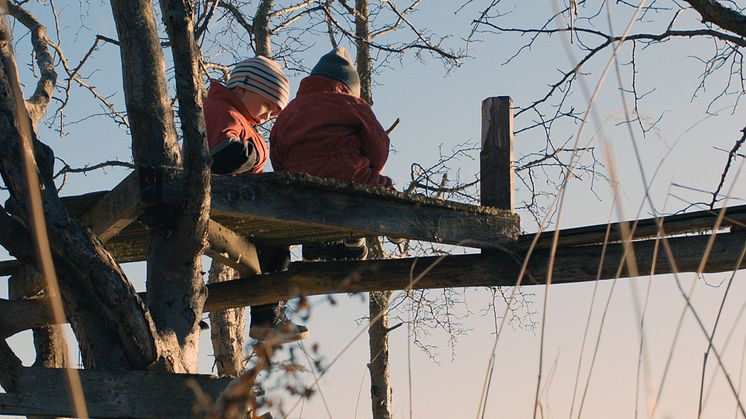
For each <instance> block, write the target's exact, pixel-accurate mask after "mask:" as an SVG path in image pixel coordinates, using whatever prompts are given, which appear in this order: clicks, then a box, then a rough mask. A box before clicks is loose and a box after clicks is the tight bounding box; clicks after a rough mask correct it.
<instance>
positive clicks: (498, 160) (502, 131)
mask: <svg viewBox="0 0 746 419" xmlns="http://www.w3.org/2000/svg"><path fill="white" fill-rule="evenodd" d="M512 108H513V101H512V100H511V99H510V96H499V97H489V98H487V99H485V100H483V101H482V150H481V152H480V153H479V163H480V171H481V174H480V182H481V188H480V190H481V196H480V199H481V201H482V205H484V206H490V207H495V208H502V209H507V210H510V211H511V212H515V196H514V192H513V187H514V168H513V162H514V160H515V157H514V156H513V109H512Z"/></svg>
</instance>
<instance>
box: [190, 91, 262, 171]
mask: <svg viewBox="0 0 746 419" xmlns="http://www.w3.org/2000/svg"><path fill="white" fill-rule="evenodd" d="M204 106H205V108H204V112H205V124H206V125H207V146H208V147H209V149H210V153H211V155H212V157H213V168H214V167H216V165H218V164H219V163H221V162H224V161H225V160H226V159H230V160H231V162H238V163H236V164H234V165H233V166H236V169H235V171H234V172H233V173H232V174H241V173H262V172H264V165H265V164H266V163H267V144H266V143H265V142H264V138H262V136H261V135H260V134H259V133H258V132H257V131H256V129H255V128H254V126H255V125H256V121H254V119H252V118H251V115H249V112H248V111H247V110H246V107H245V106H244V105H243V103H242V102H241V99H239V98H238V96H236V95H235V94H233V92H232V91H231V90H230V89H229V88H227V87H225V86H224V85H222V84H221V83H220V82H218V81H214V80H213V81H212V82H211V83H210V90H209V92H208V93H207V98H206V99H205V105H204ZM232 138H233V139H234V140H233V141H234V142H235V139H238V140H239V141H241V142H248V143H249V144H250V145H251V146H253V148H254V150H255V152H256V164H254V165H253V166H252V165H251V163H249V164H243V165H242V163H241V161H242V160H241V159H242V158H243V161H245V160H246V156H241V155H228V156H226V154H227V153H232V154H243V150H241V151H240V152H239V153H235V147H226V146H228V145H229V143H231V139H232ZM233 145H235V144H233ZM248 150H249V151H250V150H251V147H248ZM221 151H222V153H221ZM252 163H253V162H252ZM238 166H240V167H238ZM229 170H233V169H229Z"/></svg>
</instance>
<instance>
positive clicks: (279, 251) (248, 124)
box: [204, 57, 308, 343]
mask: <svg viewBox="0 0 746 419" xmlns="http://www.w3.org/2000/svg"><path fill="white" fill-rule="evenodd" d="M289 94H290V89H289V84H288V79H287V77H285V74H284V73H283V72H282V68H280V66H279V65H278V64H277V63H276V62H274V61H272V60H270V59H268V58H265V57H254V58H249V59H246V60H243V61H241V62H238V63H236V64H235V65H234V66H233V68H232V70H231V74H230V78H229V80H228V83H226V84H225V85H224V84H222V83H220V82H218V81H212V83H211V84H210V90H209V92H208V93H207V98H206V99H205V105H204V106H205V108H204V113H205V124H206V125H207V143H208V147H209V149H210V155H211V156H212V172H213V173H217V174H223V175H241V174H245V173H262V172H264V165H265V164H266V162H267V156H268V153H267V144H266V143H265V142H264V138H262V136H261V135H260V134H259V133H258V132H257V131H256V128H255V126H256V125H259V124H263V123H264V122H266V121H268V120H269V119H270V118H272V117H274V116H276V115H277V114H279V113H280V111H282V109H283V108H285V105H287V102H288V96H289ZM257 250H258V253H259V263H260V265H261V268H262V272H265V273H267V272H277V271H282V270H285V269H286V268H287V264H288V262H289V261H290V253H289V251H288V249H287V247H282V248H281V247H271V246H257ZM249 336H250V337H252V338H254V339H257V340H271V341H272V342H273V343H285V342H290V341H295V340H301V339H305V338H306V337H307V336H308V329H307V328H306V327H305V326H301V325H297V324H295V323H293V322H291V321H290V320H289V319H288V318H287V317H286V316H285V312H284V309H283V307H282V305H281V304H277V303H276V304H265V305H259V306H253V307H251V326H250V328H249Z"/></svg>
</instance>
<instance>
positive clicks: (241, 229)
mask: <svg viewBox="0 0 746 419" xmlns="http://www.w3.org/2000/svg"><path fill="white" fill-rule="evenodd" d="M151 177H155V179H150V180H148V182H147V184H149V185H151V186H150V187H149V191H151V192H150V193H148V194H145V192H143V194H145V195H143V200H155V201H156V202H162V201H168V202H178V201H175V200H176V199H178V196H179V191H180V189H179V188H180V187H181V186H180V183H179V180H178V175H177V174H175V173H174V174H170V173H165V174H161V175H160V177H158V176H157V175H154V176H151ZM212 182H213V188H212V202H213V204H212V208H213V210H212V212H211V218H212V219H213V220H215V221H217V222H219V223H220V224H222V225H223V226H224V227H226V228H228V229H230V230H233V231H234V232H235V233H237V234H241V235H246V236H248V240H250V241H251V242H262V243H271V244H278V245H287V244H297V243H302V242H308V241H327V240H334V239H340V238H346V237H361V236H365V235H390V236H395V237H403V238H416V239H422V240H428V241H430V240H432V241H436V242H442V243H452V244H456V243H463V244H464V245H467V246H468V245H471V246H475V247H479V246H492V247H501V246H502V245H504V244H505V243H507V242H510V241H512V239H514V238H516V237H517V235H518V233H519V229H518V217H517V216H515V215H511V214H509V213H507V212H505V211H501V210H498V209H494V208H484V207H479V206H474V205H466V204H460V203H455V202H450V201H444V200H437V199H432V198H426V197H422V196H417V195H408V194H404V193H401V192H396V191H389V190H384V189H380V188H373V187H368V186H364V185H353V184H351V183H350V182H343V181H335V180H330V179H321V178H316V177H313V176H307V175H294V174H289V173H266V174H261V175H249V176H232V177H227V176H218V175H216V176H213V178H212ZM151 195H154V196H151ZM102 196H104V193H100V192H99V193H91V194H86V195H82V196H78V197H66V198H63V202H64V204H65V206H66V207H67V208H68V209H69V210H70V211H71V213H72V214H73V215H77V216H80V215H81V214H83V213H85V212H86V211H88V210H89V209H90V208H91V207H92V206H93V205H95V203H96V202H97V201H98V200H100V199H101V197H102ZM327 207H328V208H327ZM379 217H380V219H381V223H378V220H377V218H379ZM110 218H115V217H110ZM390 233H391V234H390ZM146 238H147V230H146V229H145V227H144V226H143V225H141V224H140V223H138V222H134V223H132V224H130V225H129V226H128V227H126V228H125V229H124V230H122V231H120V232H119V233H118V234H117V235H116V236H115V237H114V238H112V239H110V240H109V241H108V242H107V243H106V247H107V249H108V250H109V251H110V252H111V253H112V254H113V255H114V257H115V258H116V259H117V261H119V262H120V263H124V262H134V261H139V260H144V259H145V257H146V255H147V240H146Z"/></svg>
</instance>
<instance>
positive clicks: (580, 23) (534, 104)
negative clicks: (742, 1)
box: [462, 0, 746, 219]
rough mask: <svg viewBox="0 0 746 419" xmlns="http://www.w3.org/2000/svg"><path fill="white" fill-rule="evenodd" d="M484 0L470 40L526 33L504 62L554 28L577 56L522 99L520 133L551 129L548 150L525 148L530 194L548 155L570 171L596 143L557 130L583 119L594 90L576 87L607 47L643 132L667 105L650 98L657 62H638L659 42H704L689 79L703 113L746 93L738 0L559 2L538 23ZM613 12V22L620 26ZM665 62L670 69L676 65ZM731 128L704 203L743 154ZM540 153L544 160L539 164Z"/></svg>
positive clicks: (629, 114)
mask: <svg viewBox="0 0 746 419" xmlns="http://www.w3.org/2000/svg"><path fill="white" fill-rule="evenodd" d="M472 3H473V2H465V4H464V5H463V6H462V8H463V7H466V6H467V5H470V6H473V4H472ZM479 3H483V4H480V5H479V7H480V8H481V11H480V13H478V15H477V16H476V17H475V18H474V20H473V31H472V33H471V36H470V40H478V39H481V38H483V37H493V36H501V37H504V38H503V39H520V40H519V41H518V44H517V48H516V49H515V52H514V53H513V54H512V55H510V56H507V57H505V59H504V65H508V66H509V65H511V64H513V62H514V61H515V60H517V59H518V58H519V57H522V56H524V55H526V54H530V53H531V50H532V48H534V47H538V46H539V44H540V43H541V42H542V41H545V40H547V39H549V38H550V37H552V36H564V37H565V39H567V40H569V42H567V43H565V45H567V54H566V55H568V56H570V57H571V59H572V60H573V63H572V64H571V65H570V66H569V67H565V68H559V69H558V73H556V74H557V76H556V77H554V78H553V79H550V80H548V83H547V84H548V88H547V89H546V90H545V91H544V92H543V93H541V94H540V95H539V96H538V97H534V98H529V99H522V100H521V101H520V102H522V104H521V105H519V106H518V107H517V109H516V112H515V115H516V121H522V123H521V125H522V126H521V127H520V128H517V129H516V134H528V133H530V132H534V133H535V132H536V131H541V134H539V135H543V136H544V137H545V138H546V146H545V147H544V148H543V149H542V150H536V151H535V152H534V153H531V154H529V155H526V156H524V158H523V160H521V161H519V162H518V163H517V165H518V169H519V173H518V176H519V179H520V180H521V182H522V184H523V186H525V187H526V188H528V189H530V190H532V191H536V193H533V194H532V195H531V196H532V198H538V197H540V196H541V194H543V193H545V192H544V191H541V190H540V189H541V188H540V187H538V188H537V185H536V183H535V179H536V176H535V174H536V172H537V170H541V168H547V167H548V164H550V165H552V166H554V167H555V168H560V170H561V171H564V170H566V168H567V164H566V162H567V161H568V156H569V155H570V154H571V153H575V152H586V153H588V152H593V149H592V148H588V149H583V148H580V149H577V150H575V149H573V148H572V147H569V146H568V145H569V144H571V143H569V142H568V141H567V140H563V141H561V142H560V141H557V140H556V139H553V138H557V137H558V135H557V134H556V133H558V132H562V129H563V127H564V126H567V125H566V124H565V125H563V123H571V124H576V123H579V122H580V121H581V120H583V119H584V113H585V112H586V110H587V106H586V107H583V106H584V105H583V104H582V102H578V100H577V99H576V97H577V96H581V97H585V95H588V94H589V93H586V94H585V95H578V94H576V93H581V92H580V91H579V89H580V87H579V85H580V84H579V80H580V79H581V78H586V77H588V76H589V75H590V74H591V72H593V71H598V72H599V74H600V70H597V69H598V68H600V67H602V66H600V65H599V64H600V63H602V62H604V61H605V60H606V59H607V57H608V56H603V55H604V54H603V53H604V52H607V53H609V52H611V53H614V54H615V56H616V61H617V62H618V63H619V64H617V65H616V67H615V70H616V71H618V72H619V75H617V76H616V78H617V79H618V83H619V90H620V92H621V97H622V100H623V101H624V108H625V109H627V111H625V115H624V116H623V118H622V119H623V120H622V123H623V124H626V125H628V126H629V127H630V129H633V130H635V131H636V132H637V133H639V134H641V135H642V136H646V135H647V134H650V133H651V132H654V131H655V130H656V128H657V126H658V125H659V124H660V122H661V120H662V119H663V118H664V117H665V116H664V112H663V111H660V110H657V109H652V108H651V106H650V105H647V104H648V103H649V102H650V98H651V97H652V96H653V95H655V94H656V93H657V92H656V89H655V87H651V88H646V87H643V86H645V85H650V83H645V81H646V78H653V77H655V76H654V75H653V74H654V71H652V70H650V69H648V70H646V71H641V70H640V68H641V67H642V66H643V65H644V64H645V63H646V62H649V61H650V60H651V59H653V58H651V57H653V56H654V55H655V53H656V51H659V50H660V49H662V48H667V46H669V45H671V44H672V43H688V44H687V45H692V46H695V45H696V46H697V47H695V48H688V49H687V50H686V54H687V56H688V57H691V58H692V59H694V60H695V61H696V62H697V63H698V64H699V65H700V66H701V72H700V74H699V76H698V78H697V79H696V80H692V83H691V86H692V88H691V90H692V95H691V97H692V99H694V98H703V99H705V105H704V109H703V112H704V114H709V115H711V114H712V113H714V112H716V110H717V109H719V108H722V109H726V110H730V111H731V112H733V111H735V109H736V108H737V107H738V105H739V103H740V99H741V98H742V97H743V95H744V94H745V93H746V88H745V87H744V80H745V75H744V67H743V50H744V47H745V46H746V37H745V35H746V30H745V29H744V25H743V22H746V15H745V14H744V10H743V8H742V7H741V6H739V5H738V4H737V3H736V2H729V1H718V0H685V1H684V2H674V1H654V2H640V3H639V4H637V3H635V2H626V1H622V2H616V3H608V2H600V1H577V2H576V1H569V2H557V3H558V6H557V7H556V8H555V10H554V11H553V12H552V13H550V14H549V15H548V16H547V17H546V19H545V20H543V19H542V20H543V22H541V20H540V24H538V25H536V26H519V27H516V26H514V25H511V14H512V12H511V9H512V10H513V11H517V10H518V9H513V8H512V6H513V4H514V3H513V2H509V1H487V2H479ZM515 4H517V3H515ZM518 7H521V6H520V5H519V6H518ZM617 16H629V17H630V18H631V20H630V25H629V28H626V27H624V26H622V25H619V24H618V19H612V17H617ZM615 22H616V26H617V27H616V28H615V27H613V26H614V25H615ZM604 28H605V29H604ZM638 28H639V29H638ZM628 29H629V30H628ZM700 40H701V41H706V42H707V44H709V45H710V46H711V47H710V48H702V49H699V45H705V44H701V43H699V42H697V41H700ZM602 56H603V57H602ZM663 71H666V72H668V71H670V69H668V68H666V69H664V70H663ZM612 74H613V73H612ZM612 77H613V76H612ZM659 99H661V98H660V97H659ZM553 133H555V134H554V135H553ZM733 138H734V140H733V143H734V145H733V147H732V148H731V149H730V150H724V151H725V152H726V153H727V157H726V161H725V164H724V165H723V170H722V171H721V172H720V176H719V179H718V182H717V183H715V184H713V188H712V191H711V192H710V197H709V198H705V199H706V201H705V200H703V202H702V203H701V204H702V205H706V206H708V207H710V208H713V207H714V205H715V204H716V203H717V202H719V201H720V200H721V199H722V195H721V192H722V188H723V185H724V181H725V179H726V177H727V175H728V169H729V168H730V167H731V162H732V161H733V159H735V158H737V157H738V155H739V154H738V152H739V150H740V148H741V146H742V143H743V135H742V133H739V132H734V133H733ZM590 161H591V162H592V163H590V164H585V165H583V164H581V165H579V167H578V168H576V169H575V176H578V175H582V174H583V173H587V174H592V175H593V176H594V177H595V176H596V174H597V173H598V170H597V161H596V159H595V158H593V159H590ZM539 163H544V164H543V165H540V166H537V164H539ZM547 163H548V164H547ZM520 172H523V173H522V174H521V173H520ZM562 177H563V176H559V177H557V178H562ZM534 204H535V203H534V202H524V206H526V207H527V208H529V209H530V208H532V207H534ZM533 212H534V213H535V214H536V215H537V216H540V215H541V214H539V212H538V211H533ZM538 218H540V217H537V219H538Z"/></svg>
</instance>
